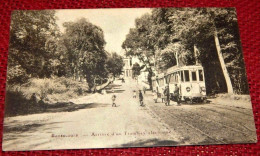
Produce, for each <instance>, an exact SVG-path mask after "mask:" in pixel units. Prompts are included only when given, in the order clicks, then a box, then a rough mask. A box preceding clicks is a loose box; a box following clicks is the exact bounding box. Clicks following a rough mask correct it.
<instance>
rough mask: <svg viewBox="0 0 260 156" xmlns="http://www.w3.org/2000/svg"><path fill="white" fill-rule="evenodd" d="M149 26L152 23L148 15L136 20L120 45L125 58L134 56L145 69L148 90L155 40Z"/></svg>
mask: <svg viewBox="0 0 260 156" xmlns="http://www.w3.org/2000/svg"><path fill="white" fill-rule="evenodd" d="M151 26H152V21H151V16H150V15H149V14H145V15H143V16H142V17H141V18H137V19H136V21H135V28H132V29H130V31H129V33H128V34H127V36H126V39H125V41H124V42H123V44H122V48H123V49H125V51H126V55H127V56H136V57H137V58H138V59H139V60H140V61H141V62H142V63H143V64H144V66H145V67H146V69H147V71H148V82H149V86H150V88H151V87H152V75H153V71H152V67H153V66H154V59H155V47H154V46H153V43H154V41H155V38H154V37H153V36H152V35H151V30H152V27H151Z"/></svg>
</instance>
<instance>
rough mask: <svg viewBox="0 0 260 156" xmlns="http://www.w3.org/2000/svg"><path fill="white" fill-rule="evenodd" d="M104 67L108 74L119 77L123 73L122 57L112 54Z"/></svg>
mask: <svg viewBox="0 0 260 156" xmlns="http://www.w3.org/2000/svg"><path fill="white" fill-rule="evenodd" d="M106 65H107V67H106V68H107V70H108V73H111V74H112V75H113V76H114V77H116V76H119V75H121V74H122V72H123V67H124V61H123V57H122V56H120V55H118V54H117V53H115V52H113V53H111V54H110V55H109V56H108V59H107V63H106Z"/></svg>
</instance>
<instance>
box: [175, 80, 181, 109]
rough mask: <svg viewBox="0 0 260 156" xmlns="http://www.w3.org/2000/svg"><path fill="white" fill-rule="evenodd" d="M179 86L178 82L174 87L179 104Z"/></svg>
mask: <svg viewBox="0 0 260 156" xmlns="http://www.w3.org/2000/svg"><path fill="white" fill-rule="evenodd" d="M179 90H180V89H179V87H178V85H177V84H175V89H174V98H175V99H176V102H177V104H178V105H180V100H179V94H180V93H179Z"/></svg>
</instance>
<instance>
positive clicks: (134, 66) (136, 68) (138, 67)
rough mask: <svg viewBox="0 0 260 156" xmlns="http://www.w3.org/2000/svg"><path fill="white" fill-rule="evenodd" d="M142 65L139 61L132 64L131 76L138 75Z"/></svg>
mask: <svg viewBox="0 0 260 156" xmlns="http://www.w3.org/2000/svg"><path fill="white" fill-rule="evenodd" d="M141 69H142V67H141V66H140V65H139V63H137V62H136V63H135V64H133V67H132V71H133V77H137V76H139V75H140V71H141Z"/></svg>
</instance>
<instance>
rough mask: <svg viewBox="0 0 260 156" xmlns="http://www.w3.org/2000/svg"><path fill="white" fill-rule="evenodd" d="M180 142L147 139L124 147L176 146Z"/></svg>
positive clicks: (123, 145)
mask: <svg viewBox="0 0 260 156" xmlns="http://www.w3.org/2000/svg"><path fill="white" fill-rule="evenodd" d="M178 144H179V142H176V141H173V140H159V139H147V140H137V141H133V142H129V143H126V144H122V145H120V146H122V147H149V146H174V145H178Z"/></svg>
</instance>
